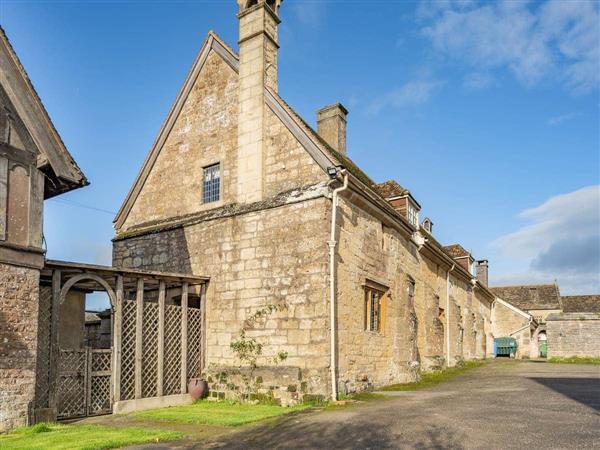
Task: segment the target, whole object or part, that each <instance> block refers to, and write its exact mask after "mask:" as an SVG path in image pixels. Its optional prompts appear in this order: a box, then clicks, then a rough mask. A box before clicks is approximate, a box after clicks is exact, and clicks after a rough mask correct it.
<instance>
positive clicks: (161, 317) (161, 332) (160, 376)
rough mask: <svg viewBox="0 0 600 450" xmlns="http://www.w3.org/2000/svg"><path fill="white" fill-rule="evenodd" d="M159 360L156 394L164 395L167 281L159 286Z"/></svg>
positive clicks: (161, 282)
mask: <svg viewBox="0 0 600 450" xmlns="http://www.w3.org/2000/svg"><path fill="white" fill-rule="evenodd" d="M157 357H158V361H157V364H156V390H157V392H156V395H157V396H158V397H162V396H163V390H164V388H163V386H164V363H165V282H164V281H162V280H161V281H160V285H159V287H158V356H157Z"/></svg>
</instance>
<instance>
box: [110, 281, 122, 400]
mask: <svg viewBox="0 0 600 450" xmlns="http://www.w3.org/2000/svg"><path fill="white" fill-rule="evenodd" d="M114 318H115V320H114V326H113V367H112V379H113V400H114V401H115V402H118V401H120V400H121V350H122V342H123V276H122V275H117V303H116V305H115V315H114Z"/></svg>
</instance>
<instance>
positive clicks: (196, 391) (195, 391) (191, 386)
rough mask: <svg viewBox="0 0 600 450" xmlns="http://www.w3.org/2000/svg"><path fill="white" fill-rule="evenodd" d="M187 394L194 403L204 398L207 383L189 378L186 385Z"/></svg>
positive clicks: (206, 392)
mask: <svg viewBox="0 0 600 450" xmlns="http://www.w3.org/2000/svg"><path fill="white" fill-rule="evenodd" d="M188 393H189V394H190V397H192V400H194V401H196V400H198V399H201V398H204V397H206V396H207V395H208V383H207V382H206V380H203V379H202V378H191V379H190V382H189V383H188Z"/></svg>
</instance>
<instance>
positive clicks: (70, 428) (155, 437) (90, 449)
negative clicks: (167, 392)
mask: <svg viewBox="0 0 600 450" xmlns="http://www.w3.org/2000/svg"><path fill="white" fill-rule="evenodd" d="M182 437H183V435H182V434H181V433H177V432H173V431H165V430H153V429H148V428H111V427H106V426H101V425H62V424H56V423H38V424H37V425H33V426H31V427H24V428H18V429H16V430H14V431H13V432H11V433H8V434H3V435H0V449H12V450H39V449H52V450H104V449H110V448H119V447H124V446H126V445H136V444H147V443H150V442H165V441H172V440H175V439H180V438H182Z"/></svg>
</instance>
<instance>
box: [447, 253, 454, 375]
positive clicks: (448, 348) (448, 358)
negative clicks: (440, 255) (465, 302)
mask: <svg viewBox="0 0 600 450" xmlns="http://www.w3.org/2000/svg"><path fill="white" fill-rule="evenodd" d="M454 267H456V265H455V264H452V267H451V268H450V270H448V271H446V367H450V272H452V271H453V270H454Z"/></svg>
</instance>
